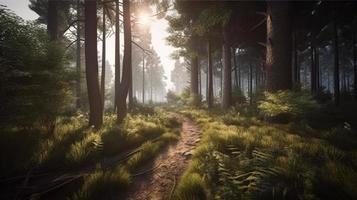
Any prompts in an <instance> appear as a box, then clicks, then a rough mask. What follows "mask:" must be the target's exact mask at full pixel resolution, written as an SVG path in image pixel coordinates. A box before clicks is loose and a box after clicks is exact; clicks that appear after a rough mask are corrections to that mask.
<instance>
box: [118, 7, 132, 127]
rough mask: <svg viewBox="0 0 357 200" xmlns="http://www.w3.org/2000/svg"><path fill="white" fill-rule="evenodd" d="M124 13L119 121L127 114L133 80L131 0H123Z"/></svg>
mask: <svg viewBox="0 0 357 200" xmlns="http://www.w3.org/2000/svg"><path fill="white" fill-rule="evenodd" d="M123 15H124V61H123V75H122V79H121V82H120V85H119V96H118V102H117V122H118V123H121V122H122V121H123V120H124V118H125V117H126V115H127V112H128V111H127V105H126V99H127V97H128V92H129V87H130V81H131V77H130V76H131V67H132V66H131V50H132V46H131V45H132V44H131V19H130V18H131V17H130V1H129V0H123Z"/></svg>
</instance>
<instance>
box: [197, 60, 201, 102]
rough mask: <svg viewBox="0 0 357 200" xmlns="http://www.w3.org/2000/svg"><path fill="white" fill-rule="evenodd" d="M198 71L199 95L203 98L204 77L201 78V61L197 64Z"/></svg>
mask: <svg viewBox="0 0 357 200" xmlns="http://www.w3.org/2000/svg"><path fill="white" fill-rule="evenodd" d="M197 63H198V65H197V71H198V95H199V96H201V95H202V82H201V81H202V80H201V79H202V77H201V65H200V61H198V62H197Z"/></svg>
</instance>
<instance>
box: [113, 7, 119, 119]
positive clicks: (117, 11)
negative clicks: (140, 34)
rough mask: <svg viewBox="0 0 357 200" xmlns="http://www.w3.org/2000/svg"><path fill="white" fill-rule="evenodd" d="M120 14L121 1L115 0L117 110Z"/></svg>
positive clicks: (116, 99)
mask: <svg viewBox="0 0 357 200" xmlns="http://www.w3.org/2000/svg"><path fill="white" fill-rule="evenodd" d="M119 18H120V14H119V2H118V1H115V79H114V87H115V92H114V93H115V94H114V111H115V112H116V111H117V105H118V101H119V85H120V24H119V22H120V20H119Z"/></svg>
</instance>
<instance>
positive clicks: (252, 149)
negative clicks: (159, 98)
mask: <svg viewBox="0 0 357 200" xmlns="http://www.w3.org/2000/svg"><path fill="white" fill-rule="evenodd" d="M182 113H183V114H185V115H186V116H188V117H190V118H192V119H193V120H195V121H196V122H197V123H198V124H199V125H200V126H201V128H202V130H203V133H204V135H203V139H202V140H201V143H200V144H199V146H198V147H197V148H196V150H195V151H194V155H193V159H192V161H191V163H190V166H189V168H188V169H187V170H186V172H185V174H184V176H183V177H182V178H181V180H180V181H179V183H178V186H177V188H176V190H175V195H174V197H175V199H180V200H189V199H190V200H193V199H356V198H357V189H356V188H357V181H356V180H357V179H356V177H357V171H356V169H357V162H356V158H357V146H356V145H355V146H353V145H354V144H356V141H357V140H356V138H354V136H353V135H354V134H353V133H352V132H351V129H350V128H349V127H348V126H338V127H335V128H333V129H330V130H316V129H314V128H312V127H311V126H309V124H308V123H306V122H303V121H301V122H299V123H289V124H269V123H266V122H264V121H260V120H258V119H257V118H254V117H247V116H240V115H239V114H238V113H233V112H231V113H226V114H222V113H209V112H206V111H203V110H192V109H190V110H183V111H182ZM297 127H300V129H297ZM346 135H347V136H348V137H345V136H346ZM347 147H348V148H347Z"/></svg>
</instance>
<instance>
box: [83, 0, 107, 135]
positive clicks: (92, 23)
mask: <svg viewBox="0 0 357 200" xmlns="http://www.w3.org/2000/svg"><path fill="white" fill-rule="evenodd" d="M84 12H85V58H86V76H87V88H88V98H89V125H93V126H94V127H96V128H99V127H100V126H101V125H102V122H103V112H102V110H103V109H102V99H101V96H100V90H99V80H98V57H97V14H96V13H97V2H96V1H93V0H86V1H85V11H84Z"/></svg>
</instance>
